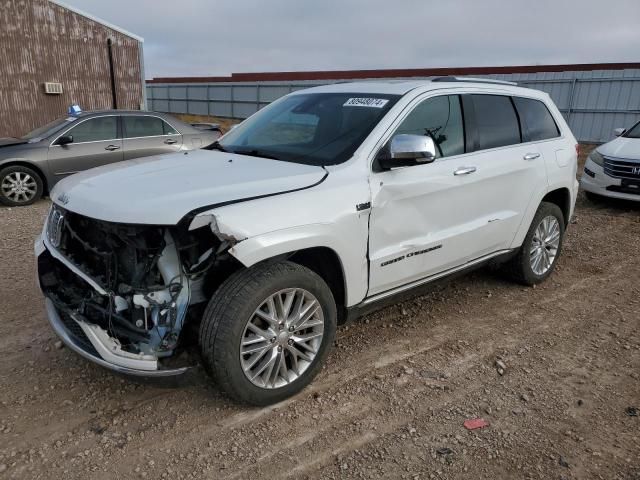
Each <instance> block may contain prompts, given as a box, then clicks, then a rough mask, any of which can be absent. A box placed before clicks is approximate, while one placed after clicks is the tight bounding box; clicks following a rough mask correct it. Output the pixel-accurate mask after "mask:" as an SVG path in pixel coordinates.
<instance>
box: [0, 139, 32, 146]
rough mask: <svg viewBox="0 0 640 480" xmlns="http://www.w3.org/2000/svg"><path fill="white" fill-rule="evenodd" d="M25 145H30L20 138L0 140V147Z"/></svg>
mask: <svg viewBox="0 0 640 480" xmlns="http://www.w3.org/2000/svg"><path fill="white" fill-rule="evenodd" d="M23 143H28V142H27V141H26V140H21V139H19V138H13V137H4V138H0V147H8V146H9V145H21V144H23Z"/></svg>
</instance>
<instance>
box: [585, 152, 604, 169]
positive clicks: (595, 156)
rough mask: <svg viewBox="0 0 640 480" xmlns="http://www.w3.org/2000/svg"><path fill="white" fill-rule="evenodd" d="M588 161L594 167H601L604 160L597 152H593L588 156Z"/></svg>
mask: <svg viewBox="0 0 640 480" xmlns="http://www.w3.org/2000/svg"><path fill="white" fill-rule="evenodd" d="M588 158H589V160H591V161H592V162H593V163H595V164H596V165H599V166H601V167H602V166H603V164H604V158H603V156H602V155H601V154H600V153H599V152H598V151H597V150H593V151H592V152H591V153H590V154H589V157H588Z"/></svg>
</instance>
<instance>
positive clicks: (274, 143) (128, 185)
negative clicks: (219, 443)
mask: <svg viewBox="0 0 640 480" xmlns="http://www.w3.org/2000/svg"><path fill="white" fill-rule="evenodd" d="M576 147H577V145H576V140H575V138H574V137H573V135H572V134H571V131H570V130H569V128H568V127H567V124H566V123H565V121H564V120H563V118H562V116H561V114H560V113H559V111H558V109H557V108H556V107H555V105H554V104H553V102H552V101H551V100H550V98H549V97H548V96H547V95H546V94H544V93H542V92H539V91H536V90H528V89H525V88H518V87H517V86H514V85H513V84H507V83H506V82H490V81H480V80H478V81H468V80H463V79H456V78H452V77H445V78H440V79H435V80H433V81H420V82H388V83H351V84H344V83H343V84H336V85H329V86H323V87H317V88H311V89H308V90H303V91H299V92H295V93H292V94H290V95H287V96H286V97H283V98H281V99H279V100H277V101H276V102H274V103H272V104H270V105H269V106H267V107H266V108H264V109H263V110H261V111H260V112H258V113H256V114H255V115H253V116H252V117H250V118H249V119H247V120H246V121H244V122H242V124H240V126H238V127H237V128H235V129H233V130H232V131H230V132H229V133H228V134H227V135H225V136H224V137H223V138H222V139H221V140H220V141H219V142H216V143H214V144H212V145H211V146H210V147H209V148H208V150H209V151H207V150H198V151H191V152H184V153H179V154H169V155H164V156H158V157H155V158H143V159H137V160H133V161H129V162H124V163H120V164H114V165H109V166H105V167H99V168H96V169H93V170H90V171H86V172H83V173H80V174H77V175H74V176H72V177H69V178H68V179H65V180H63V181H62V182H60V183H59V184H58V185H57V186H56V188H55V190H54V191H53V192H52V194H51V198H52V199H53V202H54V203H53V206H52V208H51V212H50V214H49V217H48V220H47V222H46V225H45V228H44V231H43V232H42V235H41V237H40V238H39V239H38V240H37V241H36V246H35V249H36V254H37V256H38V270H39V282H40V286H41V288H42V291H43V292H44V294H45V296H46V300H45V302H46V308H47V313H48V317H49V321H50V323H51V325H52V326H53V328H54V330H55V331H56V333H57V334H58V335H59V336H60V337H61V338H62V340H63V341H64V342H65V343H66V344H67V345H68V346H69V348H71V349H72V350H74V351H76V352H77V353H79V354H80V355H82V356H84V357H86V358H88V359H90V360H92V361H93V362H96V363H98V364H100V365H102V366H104V367H107V368H110V369H112V370H116V371H118V372H121V373H125V374H131V375H140V376H170V375H178V374H182V373H184V372H185V371H186V370H187V369H189V368H190V366H192V363H190V360H189V358H190V356H189V355H186V354H183V353H188V352H189V351H190V347H192V349H193V350H196V351H199V352H200V354H201V359H202V363H203V364H204V367H205V368H206V370H207V371H208V372H209V373H210V374H211V376H212V377H213V378H214V380H215V381H216V382H217V384H218V385H219V387H220V388H221V389H222V390H224V391H225V392H227V394H229V395H231V396H232V397H234V398H236V399H240V400H243V401H246V402H249V403H253V404H269V403H273V402H277V401H280V400H282V399H284V398H286V397H288V396H290V395H292V394H294V393H296V392H298V391H299V390H300V389H302V388H303V387H304V386H305V385H307V384H308V383H309V382H310V381H311V380H312V378H313V377H314V376H315V375H316V374H317V373H318V371H319V369H320V367H321V364H322V362H323V360H324V359H325V357H326V356H327V353H328V351H329V349H330V347H331V345H332V344H333V340H334V335H335V332H336V325H338V324H340V323H342V322H344V321H346V320H347V319H349V318H353V317H355V316H358V315H360V314H362V313H363V312H364V311H368V310H370V309H373V308H375V307H377V306H380V305H382V304H383V303H385V302H387V301H389V300H391V299H393V298H394V297H396V295H397V294H401V293H405V292H406V291H408V290H410V289H414V288H415V287H421V286H424V285H427V284H430V283H431V282H434V281H436V280H439V279H443V278H445V277H448V276H450V275H452V274H454V273H459V272H462V271H465V270H468V269H471V268H476V267H480V266H482V265H484V264H487V263H488V262H492V263H504V265H505V269H506V271H507V272H508V273H509V274H510V275H511V276H512V277H513V278H514V279H516V280H517V281H519V282H522V283H524V284H527V285H532V284H536V283H538V282H541V281H543V280H544V279H545V278H546V277H547V276H549V274H550V273H551V272H552V270H553V268H554V266H555V264H556V262H557V260H558V257H559V255H560V251H561V248H562V241H563V238H564V233H565V229H566V227H567V225H568V223H569V219H570V217H571V214H572V212H573V208H574V203H575V199H576V193H577V190H578V183H577V181H576V159H577V155H576Z"/></svg>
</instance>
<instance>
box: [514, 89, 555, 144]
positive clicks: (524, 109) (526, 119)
mask: <svg viewBox="0 0 640 480" xmlns="http://www.w3.org/2000/svg"><path fill="white" fill-rule="evenodd" d="M513 103H514V104H515V105H516V109H517V110H518V115H520V121H521V123H522V137H523V141H525V142H535V141H537V140H547V139H549V138H556V137H559V136H560V130H559V129H558V125H557V124H556V122H555V120H554V119H553V116H552V115H551V113H550V112H549V109H548V108H547V106H546V105H545V104H544V103H543V102H541V101H540V100H534V99H533V98H522V97H513Z"/></svg>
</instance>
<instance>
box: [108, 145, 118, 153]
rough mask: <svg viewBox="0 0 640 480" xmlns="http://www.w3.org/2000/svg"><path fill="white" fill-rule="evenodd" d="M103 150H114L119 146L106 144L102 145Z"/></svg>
mask: <svg viewBox="0 0 640 480" xmlns="http://www.w3.org/2000/svg"><path fill="white" fill-rule="evenodd" d="M104 149H105V150H109V151H110V152H113V151H114V150H119V149H120V147H119V146H118V145H108V146H106V147H104Z"/></svg>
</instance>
